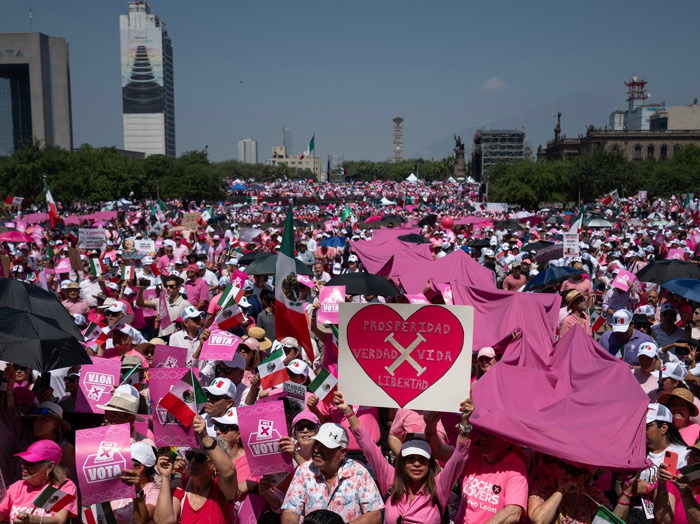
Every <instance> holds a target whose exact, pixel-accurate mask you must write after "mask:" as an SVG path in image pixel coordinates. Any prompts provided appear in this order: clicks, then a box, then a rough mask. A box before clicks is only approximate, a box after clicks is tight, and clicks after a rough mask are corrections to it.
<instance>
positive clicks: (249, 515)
mask: <svg viewBox="0 0 700 524" xmlns="http://www.w3.org/2000/svg"><path fill="white" fill-rule="evenodd" d="M264 507H265V499H264V498H262V497H260V496H259V495H255V494H253V493H248V496H247V497H246V498H245V499H244V500H243V504H241V507H240V509H239V510H238V515H236V517H235V518H234V522H236V523H238V524H258V519H259V518H260V515H262V511H263V508H264Z"/></svg>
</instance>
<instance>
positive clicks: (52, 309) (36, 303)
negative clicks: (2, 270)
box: [0, 278, 89, 364]
mask: <svg viewBox="0 0 700 524" xmlns="http://www.w3.org/2000/svg"><path fill="white" fill-rule="evenodd" d="M0 304H2V305H3V306H5V307H8V308H12V309H17V310H19V311H26V312H27V313H32V314H33V315H38V316H40V317H47V318H50V319H53V320H54V321H55V322H56V324H57V326H58V327H59V329H62V330H63V331H65V332H66V333H69V334H71V335H73V336H74V337H75V338H76V339H77V340H80V341H82V340H83V335H82V333H81V332H80V330H79V329H78V327H77V326H76V325H75V321H74V320H73V316H72V315H71V314H70V313H68V310H66V308H65V307H64V306H63V304H61V301H60V300H58V298H56V295H54V294H53V293H49V292H48V291H46V290H44V289H42V288H40V287H39V286H35V285H33V284H28V283H26V282H22V281H20V280H16V279H14V278H0ZM88 364H89V362H88Z"/></svg>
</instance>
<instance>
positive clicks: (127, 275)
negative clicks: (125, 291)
mask: <svg viewBox="0 0 700 524" xmlns="http://www.w3.org/2000/svg"><path fill="white" fill-rule="evenodd" d="M119 276H120V280H130V279H132V278H134V266H124V267H123V268H122V270H121V271H120V273H119Z"/></svg>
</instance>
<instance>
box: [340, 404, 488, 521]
mask: <svg viewBox="0 0 700 524" xmlns="http://www.w3.org/2000/svg"><path fill="white" fill-rule="evenodd" d="M333 403H334V404H335V406H336V407H337V408H338V409H339V410H340V411H342V412H343V413H344V414H345V416H346V417H347V419H348V422H349V423H350V430H351V431H352V432H353V434H354V435H355V440H357V442H358V444H359V445H360V448H362V451H363V452H364V454H365V457H366V458H367V460H368V461H369V463H370V465H371V466H372V469H373V470H374V473H375V474H376V476H377V481H378V482H379V489H380V490H381V492H382V493H388V492H389V490H390V489H391V495H390V496H389V498H388V499H387V500H386V503H385V504H386V506H385V509H384V520H385V522H403V523H405V524H410V523H416V524H418V523H420V524H425V523H427V522H441V520H442V516H443V513H444V511H445V506H446V504H447V498H448V497H449V495H450V491H452V487H453V486H454V484H455V482H456V481H457V478H458V477H459V475H460V473H461V472H462V468H463V466H464V462H465V461H466V459H467V450H468V448H469V437H468V434H467V433H460V435H459V439H458V442H457V447H456V448H455V450H454V453H453V454H452V456H451V457H450V459H449V460H448V461H447V463H446V464H445V469H443V470H442V471H440V472H439V473H438V469H439V466H438V463H437V461H436V460H435V458H434V457H433V456H432V454H431V452H430V444H428V443H427V442H426V441H424V440H409V441H408V442H404V443H403V445H402V446H401V453H400V454H399V455H398V456H397V457H396V461H395V462H394V465H393V467H392V466H391V465H390V464H389V463H388V462H387V460H386V459H385V458H384V456H383V455H382V452H381V449H380V448H379V446H377V445H376V444H375V443H374V442H373V441H372V439H371V438H370V436H369V434H368V433H367V431H365V429H364V428H363V427H362V425H361V424H360V421H359V420H358V418H357V416H356V415H355V412H354V411H353V409H352V406H349V405H347V404H345V403H344V402H343V395H342V394H340V393H338V392H336V394H335V398H334V399H333ZM460 411H461V412H462V426H463V427H465V428H466V427H469V417H471V414H472V412H473V411H474V404H473V403H472V401H471V399H469V400H466V401H465V402H463V403H462V405H461V406H460ZM467 431H468V430H467Z"/></svg>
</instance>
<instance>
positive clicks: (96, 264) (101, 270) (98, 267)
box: [90, 257, 107, 277]
mask: <svg viewBox="0 0 700 524" xmlns="http://www.w3.org/2000/svg"><path fill="white" fill-rule="evenodd" d="M90 271H92V274H93V275H97V276H98V277H99V276H100V275H104V274H105V273H106V272H107V269H106V268H105V263H104V262H103V261H102V259H101V258H95V257H91V258H90Z"/></svg>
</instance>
